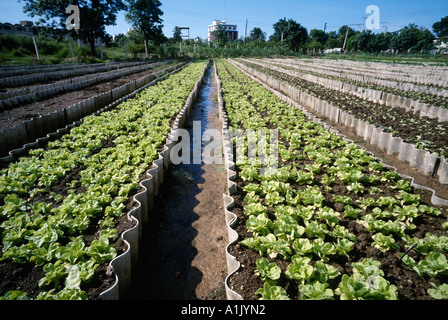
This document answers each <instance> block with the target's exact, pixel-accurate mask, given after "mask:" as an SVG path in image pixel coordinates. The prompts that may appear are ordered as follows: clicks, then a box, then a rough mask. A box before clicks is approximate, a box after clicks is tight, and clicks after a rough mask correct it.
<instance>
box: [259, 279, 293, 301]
mask: <svg viewBox="0 0 448 320" xmlns="http://www.w3.org/2000/svg"><path fill="white" fill-rule="evenodd" d="M255 294H258V295H261V298H260V300H291V299H290V298H289V297H288V294H287V293H286V291H285V289H283V288H282V287H280V286H274V285H270V284H269V283H268V282H265V283H264V284H263V287H262V288H260V289H258V290H257V291H256V292H255Z"/></svg>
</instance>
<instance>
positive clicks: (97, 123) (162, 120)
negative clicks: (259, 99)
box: [0, 62, 206, 300]
mask: <svg viewBox="0 0 448 320" xmlns="http://www.w3.org/2000/svg"><path fill="white" fill-rule="evenodd" d="M205 65H206V63H205V62H195V63H191V64H190V65H188V66H187V67H186V68H185V69H183V70H181V71H180V72H178V73H176V74H174V75H171V76H170V77H169V78H167V79H166V80H164V81H161V82H158V83H157V84H156V85H154V86H151V87H149V88H148V89H146V90H144V91H142V92H140V93H139V94H138V95H137V96H136V97H135V98H134V99H129V100H127V101H125V102H123V103H122V104H120V105H119V106H117V108H115V109H114V110H112V111H108V112H104V113H101V114H100V115H98V116H88V117H86V118H84V119H83V122H82V124H80V125H79V126H77V127H75V128H73V129H72V130H71V131H70V133H68V134H66V135H64V136H63V137H62V138H60V139H58V140H56V141H53V142H50V143H48V146H47V147H46V148H39V149H34V150H31V151H30V152H29V156H27V157H23V158H21V159H19V160H18V161H17V162H15V163H11V164H10V165H9V166H8V167H7V168H4V169H2V170H1V171H0V205H1V206H0V232H1V240H2V243H1V247H2V252H1V256H0V263H8V262H11V263H16V264H29V263H32V264H35V265H36V266H37V267H39V268H42V269H43V271H44V277H42V278H41V279H40V280H39V282H38V286H39V287H40V290H39V292H38V294H36V293H35V294H34V297H33V298H35V299H64V300H70V299H88V298H89V297H88V295H87V292H86V291H84V290H83V288H84V287H86V285H88V283H89V282H90V281H92V278H93V277H94V274H95V271H96V270H97V269H98V267H99V266H100V265H103V264H108V263H109V262H110V261H111V260H112V259H113V258H114V257H115V256H116V255H117V250H116V249H115V248H114V246H113V244H114V243H115V242H116V240H117V239H118V237H119V234H118V232H117V223H118V221H119V219H120V218H121V217H123V215H125V214H126V210H127V209H126V205H127V204H128V203H129V201H130V195H131V194H132V192H135V190H137V189H138V188H139V186H138V183H139V181H140V179H141V177H142V175H143V174H144V172H145V171H146V170H148V169H149V167H150V165H151V164H152V162H153V161H154V160H155V159H157V158H158V156H159V155H158V151H159V148H160V147H161V146H162V145H163V144H164V142H165V141H166V137H167V135H168V133H169V132H170V130H171V122H172V120H173V119H174V117H175V116H176V115H177V114H178V113H179V111H180V110H181V108H182V107H183V106H184V103H185V100H186V99H187V97H188V95H189V94H190V92H191V90H192V89H193V87H194V85H195V83H196V82H197V81H198V79H199V77H200V75H201V73H202V72H203V69H204V67H205ZM61 181H63V183H61ZM61 184H62V186H61ZM55 186H59V187H58V188H55ZM3 294H4V295H3V298H4V299H12V298H14V299H19V298H20V299H27V298H31V296H30V293H28V292H23V291H21V290H14V291H9V292H6V293H3Z"/></svg>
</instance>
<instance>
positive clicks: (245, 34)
mask: <svg viewBox="0 0 448 320" xmlns="http://www.w3.org/2000/svg"><path fill="white" fill-rule="evenodd" d="M246 38H247V19H246V31H245V32H244V44H246Z"/></svg>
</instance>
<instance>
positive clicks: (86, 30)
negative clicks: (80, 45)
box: [23, 0, 126, 56]
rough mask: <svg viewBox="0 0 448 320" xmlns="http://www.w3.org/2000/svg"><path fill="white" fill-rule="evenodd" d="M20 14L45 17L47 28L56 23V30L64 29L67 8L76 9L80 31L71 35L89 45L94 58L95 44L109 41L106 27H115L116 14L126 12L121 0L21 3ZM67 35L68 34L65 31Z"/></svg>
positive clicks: (26, 0)
mask: <svg viewBox="0 0 448 320" xmlns="http://www.w3.org/2000/svg"><path fill="white" fill-rule="evenodd" d="M24 2H25V5H24V7H23V11H24V12H25V13H28V14H30V16H31V17H34V16H41V17H45V21H46V26H47V27H49V28H55V27H56V26H57V25H58V23H57V21H55V20H53V19H56V20H59V26H60V27H62V28H64V29H65V28H66V21H67V18H68V14H67V13H66V9H67V7H68V6H70V5H76V6H78V8H79V13H80V28H79V30H72V31H70V33H71V35H72V37H73V38H75V39H82V40H84V41H86V42H87V43H88V44H89V45H90V52H91V55H92V56H95V55H96V54H95V40H96V39H101V40H103V41H107V40H108V35H107V33H106V26H110V25H114V24H115V22H116V20H117V14H118V12H119V11H121V10H125V9H126V6H125V4H124V3H123V1H122V0H39V1H36V0H24ZM67 32H68V31H67Z"/></svg>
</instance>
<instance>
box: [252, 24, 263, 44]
mask: <svg viewBox="0 0 448 320" xmlns="http://www.w3.org/2000/svg"><path fill="white" fill-rule="evenodd" d="M250 38H251V40H252V41H256V40H259V41H263V42H264V41H266V32H263V30H261V29H260V28H258V27H255V28H253V29H252V31H251V32H250Z"/></svg>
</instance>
